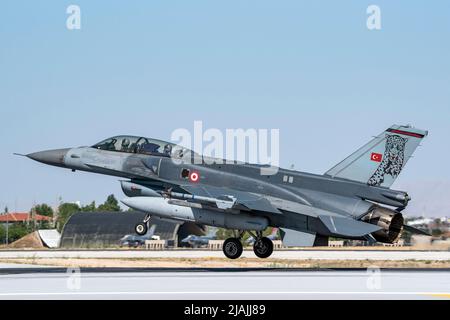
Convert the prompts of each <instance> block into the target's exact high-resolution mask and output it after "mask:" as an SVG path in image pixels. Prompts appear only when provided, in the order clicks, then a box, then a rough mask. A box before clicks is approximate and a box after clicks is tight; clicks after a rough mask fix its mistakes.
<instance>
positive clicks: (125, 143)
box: [120, 138, 130, 152]
mask: <svg viewBox="0 0 450 320" xmlns="http://www.w3.org/2000/svg"><path fill="white" fill-rule="evenodd" d="M129 147H130V140H129V139H127V138H125V139H123V140H122V146H121V149H120V151H123V152H128V150H129Z"/></svg>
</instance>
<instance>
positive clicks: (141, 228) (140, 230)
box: [134, 222, 148, 236]
mask: <svg viewBox="0 0 450 320" xmlns="http://www.w3.org/2000/svg"><path fill="white" fill-rule="evenodd" d="M147 229H148V228H147V224H146V223H143V222H141V223H138V224H137V225H136V226H135V227H134V231H135V232H136V234H138V235H140V236H143V235H145V234H146V233H147Z"/></svg>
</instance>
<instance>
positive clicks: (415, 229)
mask: <svg viewBox="0 0 450 320" xmlns="http://www.w3.org/2000/svg"><path fill="white" fill-rule="evenodd" d="M403 229H404V230H406V231H409V232H411V233H415V234H421V235H424V236H431V234H430V233H428V232H427V231H425V230H421V229H418V228H415V227H413V226H408V225H407V224H404V225H403Z"/></svg>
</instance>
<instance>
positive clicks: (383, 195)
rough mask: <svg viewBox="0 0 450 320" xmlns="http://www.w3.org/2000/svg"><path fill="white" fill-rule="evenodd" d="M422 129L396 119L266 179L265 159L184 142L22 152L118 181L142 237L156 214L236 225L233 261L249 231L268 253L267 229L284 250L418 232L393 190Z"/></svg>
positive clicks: (230, 248)
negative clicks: (320, 160)
mask: <svg viewBox="0 0 450 320" xmlns="http://www.w3.org/2000/svg"><path fill="white" fill-rule="evenodd" d="M323 130H324V129H323ZM427 134H428V132H427V131H424V130H420V129H416V128H413V127H411V126H401V125H393V126H391V127H390V128H388V129H387V130H385V131H383V132H382V133H381V134H379V135H378V136H376V137H374V138H373V139H372V140H371V141H369V142H368V143H367V144H365V145H364V146H363V147H361V148H360V149H358V150H357V151H355V152H354V153H352V154H351V155H350V156H348V157H347V158H345V159H344V160H342V161H341V162H339V163H338V164H336V165H335V166H334V167H332V168H331V169H330V170H328V171H327V172H325V173H324V174H311V173H305V172H298V171H294V170H286V169H282V168H279V170H278V171H277V172H276V174H272V175H262V174H261V172H262V171H261V168H262V167H264V166H263V165H257V164H251V163H239V162H233V163H230V162H229V161H227V162H225V163H224V161H216V162H213V161H211V159H210V158H209V159H207V158H206V157H202V156H201V155H199V154H197V153H194V152H192V151H190V150H188V149H185V148H183V147H181V146H178V145H175V144H172V143H169V142H164V141H161V140H156V139H150V138H145V137H137V136H115V137H112V138H108V139H106V140H104V141H101V142H99V143H97V144H95V145H93V146H91V147H79V148H68V149H56V150H48V151H40V152H35V153H31V154H28V155H26V156H27V157H28V158H31V159H33V160H36V161H39V162H42V163H45V164H49V165H53V166H58V167H63V168H68V169H71V170H72V171H76V170H82V171H88V172H93V173H100V174H106V175H111V176H116V177H121V178H124V179H125V180H122V181H121V185H122V189H123V191H124V193H125V194H126V195H127V196H128V198H126V199H124V200H122V202H123V203H124V204H125V205H127V206H129V207H130V208H132V209H135V210H140V211H143V212H146V213H147V215H146V216H145V219H144V220H143V221H142V222H141V223H138V224H137V225H136V227H135V231H136V233H137V234H138V235H143V234H146V232H147V229H148V222H149V220H150V218H151V217H152V216H155V217H158V218H161V219H170V220H179V221H192V222H195V223H198V224H203V225H208V226H215V227H222V228H228V229H232V230H234V236H233V237H231V238H228V239H227V240H225V242H224V244H223V252H224V254H225V256H227V257H228V258H230V259H236V258H238V257H239V256H240V255H241V254H242V250H243V248H242V247H243V246H242V237H243V235H245V232H248V233H249V234H250V235H251V236H252V237H253V238H254V239H255V240H256V241H255V242H254V245H253V249H254V253H255V254H256V256H258V257H260V258H267V257H269V256H270V255H271V254H272V251H273V244H272V241H271V240H270V239H268V238H266V237H263V231H264V230H265V229H266V228H268V227H276V228H279V230H280V235H281V239H282V241H283V244H284V245H285V246H321V245H322V246H323V245H327V243H328V238H329V237H338V238H344V239H359V240H366V241H369V242H372V243H373V242H377V241H378V242H383V243H393V242H395V241H397V240H398V239H399V237H400V235H401V233H402V231H403V230H409V231H412V232H415V233H422V234H423V233H424V232H423V231H421V230H418V229H415V228H413V227H410V226H407V225H405V224H404V219H403V216H402V211H403V210H404V209H405V208H406V206H407V205H408V202H409V201H410V200H411V198H410V196H409V195H408V194H407V192H405V191H397V190H393V189H390V187H391V185H392V183H393V182H394V181H395V179H396V178H397V177H398V176H399V174H400V172H401V170H402V169H403V167H404V166H405V164H406V162H407V161H408V160H409V158H410V157H411V156H412V154H413V152H414V151H415V150H416V148H417V146H419V143H420V142H421V141H422V139H423V138H424V137H425V136H427ZM206 160H208V161H206ZM218 160H222V159H218Z"/></svg>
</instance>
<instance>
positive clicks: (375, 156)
mask: <svg viewBox="0 0 450 320" xmlns="http://www.w3.org/2000/svg"><path fill="white" fill-rule="evenodd" d="M370 160H372V161H375V162H381V160H383V155H382V154H381V153H376V152H372V154H371V155H370Z"/></svg>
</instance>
